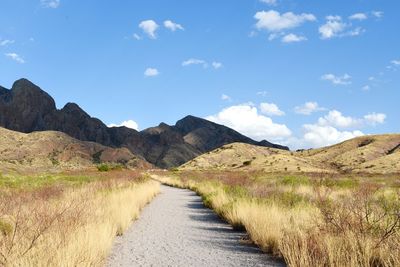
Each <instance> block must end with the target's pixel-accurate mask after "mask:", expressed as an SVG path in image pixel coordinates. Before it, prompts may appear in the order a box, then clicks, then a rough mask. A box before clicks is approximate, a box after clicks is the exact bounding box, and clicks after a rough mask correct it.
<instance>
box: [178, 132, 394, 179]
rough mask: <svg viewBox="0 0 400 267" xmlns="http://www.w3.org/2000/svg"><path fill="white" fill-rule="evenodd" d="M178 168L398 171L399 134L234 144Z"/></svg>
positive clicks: (381, 172) (389, 172)
mask: <svg viewBox="0 0 400 267" xmlns="http://www.w3.org/2000/svg"><path fill="white" fill-rule="evenodd" d="M180 169H181V170H229V169H233V170H235V169H236V170H253V171H265V172H306V173H310V172H318V173H348V172H354V173H367V174H393V173H400V135H399V134H391V135H371V136H363V137H358V138H354V139H351V140H348V141H345V142H342V143H340V144H337V145H334V146H329V147H324V148H319V149H309V150H302V151H297V152H290V151H284V150H279V149H273V148H265V147H259V146H254V145H248V144H242V143H233V144H229V145H225V146H223V147H221V148H218V149H216V150H213V151H211V152H209V153H206V154H204V155H201V156H199V157H197V158H195V159H193V160H192V161H190V162H188V163H186V164H184V165H182V166H181V167H180Z"/></svg>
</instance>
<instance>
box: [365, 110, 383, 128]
mask: <svg viewBox="0 0 400 267" xmlns="http://www.w3.org/2000/svg"><path fill="white" fill-rule="evenodd" d="M364 120H365V121H366V123H368V124H370V125H373V126H375V125H377V124H382V123H384V122H385V120H386V114H383V113H375V112H374V113H370V114H367V115H365V116H364Z"/></svg>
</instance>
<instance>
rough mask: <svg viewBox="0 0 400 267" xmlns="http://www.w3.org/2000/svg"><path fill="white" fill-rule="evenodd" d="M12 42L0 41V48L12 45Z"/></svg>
mask: <svg viewBox="0 0 400 267" xmlns="http://www.w3.org/2000/svg"><path fill="white" fill-rule="evenodd" d="M13 43H14V40H0V46H6V45H10V44H13Z"/></svg>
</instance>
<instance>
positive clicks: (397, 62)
mask: <svg viewBox="0 0 400 267" xmlns="http://www.w3.org/2000/svg"><path fill="white" fill-rule="evenodd" d="M391 63H392V64H393V65H396V66H398V65H400V59H399V60H392V61H391Z"/></svg>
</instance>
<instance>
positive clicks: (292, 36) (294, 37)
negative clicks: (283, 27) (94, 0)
mask: <svg viewBox="0 0 400 267" xmlns="http://www.w3.org/2000/svg"><path fill="white" fill-rule="evenodd" d="M306 40H307V38H306V37H304V36H300V35H296V34H293V33H290V34H287V35H285V36H283V38H282V42H284V43H293V42H301V41H306Z"/></svg>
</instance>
